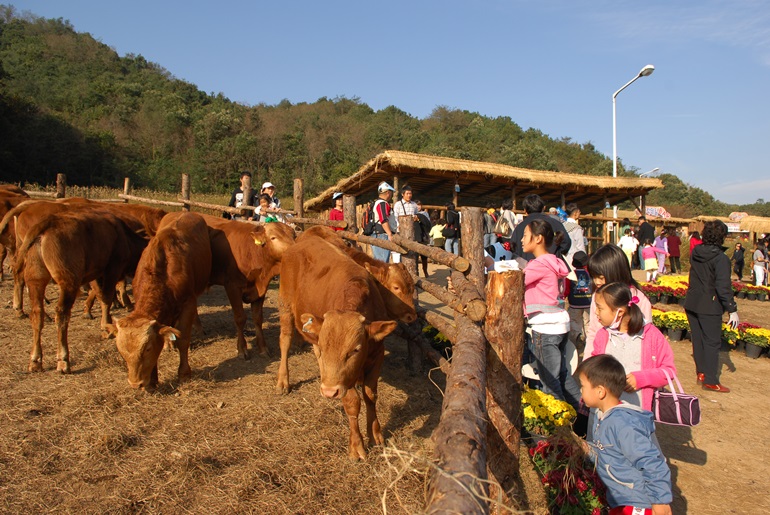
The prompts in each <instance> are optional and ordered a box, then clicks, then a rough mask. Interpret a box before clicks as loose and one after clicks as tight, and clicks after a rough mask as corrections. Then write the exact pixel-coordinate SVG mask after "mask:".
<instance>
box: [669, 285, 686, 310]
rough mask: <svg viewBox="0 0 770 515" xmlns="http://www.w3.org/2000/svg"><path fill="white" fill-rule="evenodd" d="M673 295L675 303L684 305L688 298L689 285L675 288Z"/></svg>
mask: <svg viewBox="0 0 770 515" xmlns="http://www.w3.org/2000/svg"><path fill="white" fill-rule="evenodd" d="M671 296H672V297H673V299H674V302H673V304H679V305H680V306H684V301H685V300H686V299H687V287H683V286H680V287H678V288H673V293H672V294H671Z"/></svg>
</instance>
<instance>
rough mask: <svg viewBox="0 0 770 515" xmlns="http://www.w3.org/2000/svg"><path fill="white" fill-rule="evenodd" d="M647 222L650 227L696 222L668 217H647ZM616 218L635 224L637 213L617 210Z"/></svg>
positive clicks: (690, 219)
mask: <svg viewBox="0 0 770 515" xmlns="http://www.w3.org/2000/svg"><path fill="white" fill-rule="evenodd" d="M646 217H647V221H648V222H650V223H651V224H652V225H689V224H691V223H693V222H695V221H696V220H697V218H678V217H676V216H670V217H668V218H658V217H654V216H650V215H647V216H646ZM618 218H621V219H622V218H628V219H629V220H630V221H631V223H636V222H637V220H638V219H639V211H631V210H628V209H619V210H618Z"/></svg>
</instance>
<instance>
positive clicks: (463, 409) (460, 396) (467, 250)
mask: <svg viewBox="0 0 770 515" xmlns="http://www.w3.org/2000/svg"><path fill="white" fill-rule="evenodd" d="M60 175H62V174H60ZM65 188H66V178H65V177H63V176H62V177H57V191H56V193H45V194H42V193H40V192H29V193H30V194H32V195H35V196H46V197H56V198H61V197H63V196H64V195H65V192H66V189H65ZM129 188H130V182H129V180H128V179H126V181H125V183H124V190H123V193H122V194H119V195H118V197H119V199H114V201H120V202H128V201H135V202H142V203H147V204H155V205H162V206H170V207H181V208H183V209H186V210H189V209H190V208H191V207H197V208H202V209H209V210H213V211H217V212H220V213H222V212H225V213H232V214H236V215H243V213H244V211H251V210H253V209H254V206H248V205H244V206H240V207H239V208H237V209H236V208H232V207H228V206H221V205H217V204H210V203H206V202H198V201H194V200H192V199H191V198H190V197H191V196H190V180H189V176H187V174H184V175H183V177H182V191H181V192H180V196H179V199H178V201H176V202H174V201H165V200H156V199H149V198H143V197H138V196H134V195H131V194H129V191H130V190H129ZM303 194H304V188H303V185H302V181H301V180H300V179H297V180H295V183H294V201H295V206H296V210H295V211H286V210H281V212H282V213H283V214H285V215H287V220H288V221H290V222H293V223H299V224H320V225H327V226H331V227H339V228H350V229H352V231H340V232H339V233H338V234H339V235H340V236H342V237H343V238H346V239H348V240H352V241H356V242H359V243H365V244H369V245H377V246H380V247H382V248H386V249H388V250H391V251H394V252H398V253H400V254H402V255H404V254H408V253H410V252H411V253H414V254H419V255H422V256H427V257H429V258H431V259H433V260H434V261H435V262H437V263H440V264H443V265H445V266H448V267H449V268H450V269H451V270H452V272H451V277H452V284H453V288H454V290H455V293H451V292H450V291H448V290H447V289H446V288H444V287H442V286H439V285H437V284H434V283H432V282H430V281H428V280H427V279H421V278H419V277H414V279H415V285H416V287H417V288H419V289H421V290H423V291H426V292H428V293H429V294H430V295H432V296H434V297H435V298H436V299H438V300H439V301H441V302H443V303H445V304H446V305H447V306H448V307H450V308H451V309H452V310H453V312H454V323H452V321H451V320H450V319H448V318H446V317H444V316H442V315H440V314H439V313H437V312H433V311H427V310H424V309H418V310H417V312H418V315H419V317H420V318H421V319H423V320H425V321H427V322H428V323H429V324H431V325H433V326H434V327H436V328H437V329H438V330H439V331H440V332H441V333H443V334H444V335H445V336H446V337H447V338H448V339H449V340H450V341H451V342H452V343H453V347H452V358H451V363H450V361H449V360H448V359H447V358H446V357H444V356H441V355H440V353H439V352H437V351H436V350H435V349H433V348H432V347H431V346H430V344H429V343H428V342H427V340H426V339H425V337H424V336H423V335H422V332H421V330H420V329H419V327H418V326H415V325H412V326H406V325H402V327H401V328H400V332H401V334H402V335H404V336H406V339H407V341H408V342H409V343H408V345H409V356H410V362H411V361H412V360H415V359H416V358H417V357H421V358H422V357H424V358H426V359H428V360H429V361H431V362H432V363H433V364H435V365H436V366H438V367H439V368H440V369H441V370H442V371H443V372H444V373H445V374H446V376H447V380H446V384H447V387H446V392H445V396H444V402H443V405H442V413H441V417H440V420H439V423H438V426H437V427H436V429H435V431H434V433H433V440H434V442H435V455H436V458H437V465H436V467H435V468H434V470H433V472H432V473H431V475H430V477H429V480H428V489H427V498H428V504H427V506H426V512H427V513H471V514H475V513H488V512H489V504H488V500H489V499H490V495H491V496H492V497H493V498H498V499H502V502H503V504H506V505H508V503H509V500H510V499H512V498H513V496H514V495H515V494H516V492H515V491H514V488H515V486H516V484H517V483H516V478H517V474H518V451H519V449H518V446H519V431H520V422H519V419H520V417H519V411H520V407H521V388H522V386H521V355H522V349H523V342H524V338H523V332H524V322H523V321H524V318H523V314H522V313H521V306H522V301H523V298H522V297H523V291H524V289H523V274H522V273H521V272H508V273H504V274H497V273H495V272H491V273H490V275H489V279H488V280H487V277H486V276H485V274H484V263H483V259H484V256H483V248H482V243H481V242H482V235H483V227H482V225H483V215H482V210H481V209H480V208H462V216H463V224H462V241H463V256H456V255H454V254H451V253H448V252H446V251H444V250H443V249H440V248H436V247H429V246H426V245H423V244H421V243H417V242H415V241H413V234H410V232H411V229H412V226H411V224H409V223H405V224H404V225H403V228H404V230H402V231H401V234H396V235H394V236H393V237H392V241H388V240H381V239H378V238H372V237H369V236H364V235H362V234H357V228H356V223H357V220H356V213H355V211H356V198H355V196H352V195H344V197H343V214H344V221H331V220H321V219H318V218H308V217H305V216H303V215H304V210H303V209H302V207H303V201H304V199H303ZM407 226H408V227H407ZM414 254H412V255H414ZM409 259H410V258H409V257H408V256H407V257H406V258H405V264H407V263H409V266H408V267H409V268H410V272H411V273H412V275H413V276H414V275H415V274H416V264H415V263H414V261H411V262H409V261H408V260H409ZM517 306H518V308H517ZM482 323H483V325H482ZM490 449H491V450H492V452H490ZM488 477H492V478H493V479H494V481H492V482H491V484H492V485H493V486H492V488H491V489H492V492H491V494H490V492H489V490H490V487H489V484H490V482H489V481H488V480H487V478H488ZM498 485H499V486H498Z"/></svg>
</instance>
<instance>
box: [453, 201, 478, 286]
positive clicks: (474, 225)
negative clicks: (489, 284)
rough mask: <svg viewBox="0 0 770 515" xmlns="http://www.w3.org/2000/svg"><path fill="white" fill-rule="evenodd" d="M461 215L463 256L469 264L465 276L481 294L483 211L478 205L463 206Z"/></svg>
mask: <svg viewBox="0 0 770 515" xmlns="http://www.w3.org/2000/svg"><path fill="white" fill-rule="evenodd" d="M462 216H463V223H462V224H461V226H460V232H461V241H462V248H463V257H464V258H465V259H467V260H468V262H469V263H470V264H471V267H470V269H469V270H468V272H467V277H468V279H469V280H470V282H471V283H472V284H473V285H474V286H475V287H476V290H477V294H478V295H481V294H482V292H483V291H484V284H485V283H486V280H487V276H486V274H485V273H484V212H483V210H482V209H481V208H480V207H464V208H462ZM452 281H454V277H453V278H452Z"/></svg>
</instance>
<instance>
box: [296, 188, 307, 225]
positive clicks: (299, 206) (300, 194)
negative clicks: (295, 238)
mask: <svg viewBox="0 0 770 515" xmlns="http://www.w3.org/2000/svg"><path fill="white" fill-rule="evenodd" d="M294 212H295V213H296V216H297V218H304V217H305V182H304V181H303V180H302V179H299V178H298V179H294ZM299 225H300V227H301V228H302V229H303V230H304V229H305V224H299Z"/></svg>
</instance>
